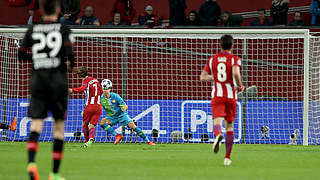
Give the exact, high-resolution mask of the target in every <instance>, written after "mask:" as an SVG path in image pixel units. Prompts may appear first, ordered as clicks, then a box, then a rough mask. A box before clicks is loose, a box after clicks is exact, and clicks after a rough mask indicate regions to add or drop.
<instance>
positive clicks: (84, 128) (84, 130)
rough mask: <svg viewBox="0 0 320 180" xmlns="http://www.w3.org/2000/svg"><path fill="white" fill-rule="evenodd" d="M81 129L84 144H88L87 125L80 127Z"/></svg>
mask: <svg viewBox="0 0 320 180" xmlns="http://www.w3.org/2000/svg"><path fill="white" fill-rule="evenodd" d="M82 128H83V135H84V140H85V141H86V142H88V141H89V128H88V125H82Z"/></svg>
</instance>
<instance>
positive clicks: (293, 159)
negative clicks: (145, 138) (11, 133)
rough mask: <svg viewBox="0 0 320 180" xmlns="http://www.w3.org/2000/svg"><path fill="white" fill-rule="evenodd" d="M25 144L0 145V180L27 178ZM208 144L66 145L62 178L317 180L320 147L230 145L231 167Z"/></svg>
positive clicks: (44, 149)
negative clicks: (231, 148) (85, 146)
mask: <svg viewBox="0 0 320 180" xmlns="http://www.w3.org/2000/svg"><path fill="white" fill-rule="evenodd" d="M25 147H26V143H21V142H1V143H0V179H1V180H24V179H25V180H26V179H28V178H27V173H26V171H25V170H26V161H27V160H26V159H27V152H26V149H25ZM51 149H52V144H51V143H40V146H39V151H38V155H37V158H36V160H37V164H38V168H39V171H40V176H41V179H47V178H48V177H47V176H48V173H49V171H50V170H51ZM223 158H224V145H223V148H222V149H221V151H220V153H219V154H218V155H214V154H212V153H211V145H210V144H159V145H157V146H155V147H151V146H148V145H146V144H119V145H116V146H115V145H112V144H103V143H95V144H93V146H92V147H91V148H88V149H81V148H80V144H78V143H67V144H66V145H65V151H64V159H63V162H62V166H61V172H60V173H61V174H62V175H63V176H65V177H66V178H67V180H89V179H90V180H104V179H106V180H128V179H130V180H135V179H137V180H171V179H177V180H178V179H179V180H191V179H194V180H202V179H217V180H242V179H243V180H286V179H288V180H302V179H303V180H317V179H319V177H320V175H319V174H320V171H319V170H320V168H319V167H320V146H307V147H304V146H288V145H241V144H240V145H239V144H235V145H234V147H233V153H232V160H233V162H232V165H231V166H230V167H224V166H223Z"/></svg>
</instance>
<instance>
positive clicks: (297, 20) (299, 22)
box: [288, 12, 307, 26]
mask: <svg viewBox="0 0 320 180" xmlns="http://www.w3.org/2000/svg"><path fill="white" fill-rule="evenodd" d="M306 25H307V24H306V22H304V21H303V19H302V14H301V12H295V13H294V17H293V21H291V22H290V23H289V24H288V26H306Z"/></svg>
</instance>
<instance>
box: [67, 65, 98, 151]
mask: <svg viewBox="0 0 320 180" xmlns="http://www.w3.org/2000/svg"><path fill="white" fill-rule="evenodd" d="M77 74H78V75H79V76H80V77H81V78H83V79H82V85H81V87H79V88H72V89H71V88H70V89H69V93H70V94H71V93H79V92H85V94H86V96H87V97H86V105H85V108H84V113H83V117H82V118H83V125H82V128H83V134H84V139H85V141H86V143H85V144H84V146H83V147H89V146H91V144H92V143H93V142H94V137H95V134H96V129H95V127H96V125H97V124H98V121H99V119H100V116H101V114H102V107H101V104H100V96H101V95H102V93H103V90H102V87H101V85H100V83H99V81H98V80H96V79H94V78H93V77H90V76H88V70H87V68H86V67H84V66H82V67H79V68H78V69H77Z"/></svg>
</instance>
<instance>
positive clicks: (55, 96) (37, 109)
mask: <svg viewBox="0 0 320 180" xmlns="http://www.w3.org/2000/svg"><path fill="white" fill-rule="evenodd" d="M40 7H41V9H42V12H43V17H42V20H43V22H42V23H40V24H37V25H33V26H31V27H29V29H28V31H27V32H26V34H25V37H24V39H23V42H22V45H21V47H20V48H19V53H18V55H19V58H20V59H24V60H32V62H33V63H32V64H33V68H32V75H31V80H30V87H31V100H30V106H29V109H28V115H29V117H31V118H32V122H31V127H30V135H29V140H28V143H27V149H28V168H27V171H28V173H29V176H30V179H31V180H39V174H38V170H37V166H36V164H35V160H34V159H35V155H36V152H37V149H38V139H39V136H40V134H41V132H42V128H43V119H44V118H45V117H47V114H48V111H51V112H52V115H53V118H54V119H55V122H54V129H53V137H54V141H53V172H52V173H50V174H49V180H50V179H51V180H61V179H64V178H61V177H60V176H59V175H58V170H59V166H60V160H61V158H62V151H63V139H64V118H65V112H66V109H67V103H68V82H67V69H68V68H69V69H72V68H73V66H74V55H73V50H72V43H73V41H74V40H73V39H74V38H73V37H72V34H71V31H70V29H69V28H68V27H67V26H65V25H63V24H60V23H57V22H58V14H59V13H60V0H40Z"/></svg>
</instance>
